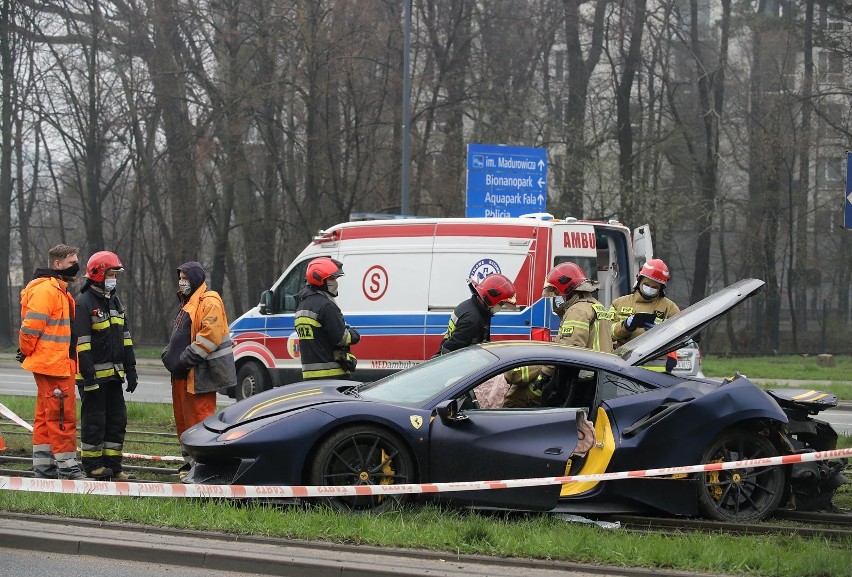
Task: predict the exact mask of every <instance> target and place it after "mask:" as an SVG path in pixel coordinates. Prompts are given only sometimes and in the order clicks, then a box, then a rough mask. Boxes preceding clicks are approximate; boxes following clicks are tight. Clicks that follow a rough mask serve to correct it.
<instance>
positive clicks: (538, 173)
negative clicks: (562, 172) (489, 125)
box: [465, 144, 547, 218]
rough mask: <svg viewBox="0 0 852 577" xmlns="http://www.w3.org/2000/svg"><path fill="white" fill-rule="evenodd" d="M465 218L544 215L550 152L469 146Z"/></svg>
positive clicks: (497, 146) (523, 148)
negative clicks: (534, 213)
mask: <svg viewBox="0 0 852 577" xmlns="http://www.w3.org/2000/svg"><path fill="white" fill-rule="evenodd" d="M466 199H467V200H466V203H465V216H467V217H477V216H485V217H492V218H499V217H511V216H521V215H522V214H527V213H531V212H544V210H545V207H546V206H547V150H546V149H544V148H526V147H520V146H502V145H493V144H468V146H467V196H466Z"/></svg>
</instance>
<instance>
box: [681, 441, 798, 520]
mask: <svg viewBox="0 0 852 577" xmlns="http://www.w3.org/2000/svg"><path fill="white" fill-rule="evenodd" d="M777 455H778V450H777V449H776V448H775V446H774V445H773V444H772V443H771V442H770V441H769V439H767V438H766V437H764V436H763V435H760V434H758V433H755V432H753V431H746V430H742V429H734V430H731V431H727V432H725V433H723V434H722V435H720V436H719V437H718V438H717V439H716V440H715V441H713V443H712V444H711V445H710V446H709V447H708V448H707V449H706V450H705V451H704V456H703V457H702V459H701V464H703V465H704V464H708V463H722V462H727V461H744V460H750V459H761V458H765V457H775V456H777ZM698 479H699V481H700V482H701V487H700V488H699V492H698V506H699V510H700V511H701V513H702V515H704V516H705V517H707V518H710V519H715V520H717V521H748V522H752V521H760V520H761V519H764V518H766V517H767V516H769V515H771V514H772V513H773V512H774V511H775V509H776V508H777V507H778V504H779V502H780V501H781V497H782V496H783V494H784V487H785V482H786V480H785V479H786V473H785V471H784V468H783V467H781V466H770V467H748V466H746V467H742V468H738V469H729V470H724V471H711V472H706V473H699V474H698Z"/></svg>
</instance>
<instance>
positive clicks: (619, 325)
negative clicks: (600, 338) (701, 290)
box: [612, 290, 680, 345]
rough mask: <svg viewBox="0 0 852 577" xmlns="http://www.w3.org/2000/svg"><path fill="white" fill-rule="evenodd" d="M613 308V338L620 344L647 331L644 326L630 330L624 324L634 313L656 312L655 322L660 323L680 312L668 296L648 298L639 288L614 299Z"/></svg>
mask: <svg viewBox="0 0 852 577" xmlns="http://www.w3.org/2000/svg"><path fill="white" fill-rule="evenodd" d="M612 310H613V312H614V314H615V318H614V319H613V322H612V338H613V339H614V340H616V341H618V344H619V345H623V344H624V343H626V342H627V341H629V340H630V339H632V338H633V337H636V336H638V335H641V334H642V333H644V332H645V329H642V328H637V329H636V330H634V331H633V332H630V331H628V330H627V328H626V327H625V326H624V321H626V320H627V318H628V317H629V316H630V315H632V314H633V313H654V317H655V319H654V322H655V323H656V324H659V323H661V322H663V321H665V320H666V319H669V318H671V317H673V316H674V315H676V314H677V313H679V312H680V309H679V308H678V306H677V305H676V304H675V303H674V302H673V301H672V300H671V299H669V298H668V297H666V296H664V295H657V296H656V297H654V298H652V299H646V298H645V297H643V296H642V293H640V292H639V291H638V290H634V291H633V292H632V293H630V294H629V295H624V296H623V297H618V298H617V299H615V300H614V301H612Z"/></svg>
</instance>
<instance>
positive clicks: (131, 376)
mask: <svg viewBox="0 0 852 577" xmlns="http://www.w3.org/2000/svg"><path fill="white" fill-rule="evenodd" d="M137 385H139V375H137V374H136V373H135V372H133V373H127V388H126V389H124V390H125V391H127V392H128V393H132V392H133V391H135V390H136V387H137Z"/></svg>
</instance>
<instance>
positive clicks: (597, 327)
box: [556, 293, 613, 353]
mask: <svg viewBox="0 0 852 577" xmlns="http://www.w3.org/2000/svg"><path fill="white" fill-rule="evenodd" d="M612 319H613V313H612V310H611V309H609V310H608V309H607V308H606V307H604V306H603V305H602V304H601V303H599V302H598V301H597V300H596V299H595V298H594V297H593V296H592V295H591V294H588V293H578V294H577V295H575V296H572V298H571V299H570V300H569V303H568V306H567V309H566V311H565V314H563V315H562V322H561V324H560V325H559V334H558V335H557V336H556V342H558V343H559V344H562V345H568V346H569V347H583V348H586V349H590V350H592V351H603V352H605V353H611V352H612V334H611V331H612Z"/></svg>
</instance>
